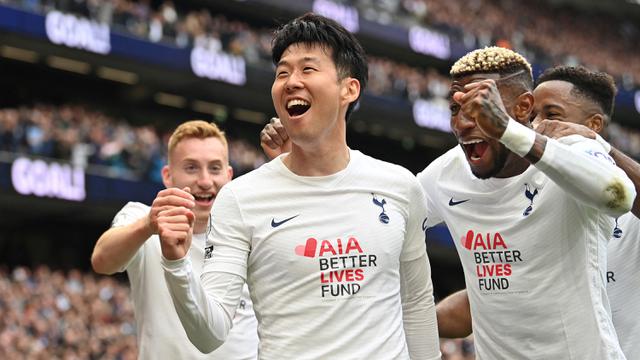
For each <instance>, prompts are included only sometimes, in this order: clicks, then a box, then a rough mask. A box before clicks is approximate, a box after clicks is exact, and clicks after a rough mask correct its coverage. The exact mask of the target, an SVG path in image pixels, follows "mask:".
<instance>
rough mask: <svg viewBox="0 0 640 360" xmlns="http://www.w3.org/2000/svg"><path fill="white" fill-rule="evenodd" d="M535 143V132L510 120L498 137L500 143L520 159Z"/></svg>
mask: <svg viewBox="0 0 640 360" xmlns="http://www.w3.org/2000/svg"><path fill="white" fill-rule="evenodd" d="M535 141H536V132H535V131H533V130H532V129H530V128H528V127H526V126H524V125H522V124H520V123H519V122H517V121H515V120H513V119H511V118H509V121H508V123H507V127H506V129H505V130H504V132H503V133H502V136H501V137H500V142H501V143H503V144H504V145H505V146H506V147H507V148H508V149H509V150H511V151H513V152H514V153H516V154H517V155H518V156H520V157H525V156H526V155H527V154H528V153H529V151H531V148H533V144H534V143H535Z"/></svg>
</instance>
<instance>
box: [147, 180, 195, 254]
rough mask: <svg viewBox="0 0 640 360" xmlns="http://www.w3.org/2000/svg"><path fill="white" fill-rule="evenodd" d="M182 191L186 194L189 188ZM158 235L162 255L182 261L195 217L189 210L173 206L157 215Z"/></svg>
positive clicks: (187, 249) (191, 234)
mask: <svg viewBox="0 0 640 360" xmlns="http://www.w3.org/2000/svg"><path fill="white" fill-rule="evenodd" d="M184 191H186V192H188V191H189V188H185V189H184ZM157 219H158V235H159V237H160V245H161V248H162V255H163V256H164V257H165V258H166V259H169V260H177V259H182V258H183V257H185V256H186V255H187V253H188V252H189V248H190V247H191V238H192V236H193V225H194V223H195V219H196V216H195V214H194V213H193V211H191V209H189V208H186V207H184V206H174V207H169V208H168V209H165V210H162V211H160V213H159V214H158V218H157Z"/></svg>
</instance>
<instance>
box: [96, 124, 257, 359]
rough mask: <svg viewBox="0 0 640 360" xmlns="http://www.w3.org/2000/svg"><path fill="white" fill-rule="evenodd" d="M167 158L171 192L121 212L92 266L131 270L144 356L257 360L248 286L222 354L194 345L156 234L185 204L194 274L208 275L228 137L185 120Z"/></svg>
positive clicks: (226, 173) (228, 173) (226, 171)
mask: <svg viewBox="0 0 640 360" xmlns="http://www.w3.org/2000/svg"><path fill="white" fill-rule="evenodd" d="M168 160H169V163H168V164H167V165H166V166H165V167H164V168H163V169H162V180H163V182H164V185H165V186H166V187H167V189H166V190H162V191H160V192H159V193H158V196H157V197H156V199H155V200H154V201H153V205H152V206H151V208H149V207H148V206H146V205H144V204H141V203H135V202H130V203H128V204H127V205H125V207H124V208H122V210H120V212H119V213H118V214H117V215H116V216H115V218H114V220H113V227H112V228H111V229H109V230H107V231H106V232H105V233H104V234H102V236H100V239H98V242H97V243H96V246H95V249H94V250H93V255H92V257H91V263H92V265H93V269H94V270H95V271H96V272H98V273H101V274H113V273H115V272H119V271H124V270H126V271H127V274H128V275H129V281H130V282H131V292H132V296H133V304H134V312H135V316H136V328H137V332H138V334H137V335H138V347H139V349H138V351H139V354H138V357H139V358H140V359H220V360H245V359H246V360H250V359H255V358H256V357H257V350H258V338H257V332H256V319H255V315H254V314H253V310H252V304H251V300H250V299H249V294H248V290H247V288H246V287H245V288H244V289H243V293H242V300H241V302H240V307H239V308H238V310H237V312H236V316H235V318H234V319H233V322H234V328H233V331H232V332H231V334H230V335H229V337H228V338H227V341H226V343H225V344H224V346H222V347H220V348H219V349H218V350H217V351H216V352H214V353H211V354H207V355H205V354H202V353H201V352H200V351H198V349H196V348H195V347H194V346H193V345H192V344H191V343H190V342H189V339H188V338H187V335H186V334H185V332H184V330H183V329H182V326H181V325H180V320H179V319H178V315H177V314H176V311H175V310H174V307H173V303H172V302H171V297H170V295H169V291H168V290H167V285H166V284H165V281H164V275H163V271H162V267H161V265H160V260H161V258H162V254H161V250H160V241H159V240H158V235H157V234H158V227H159V222H161V221H162V219H161V218H159V213H160V212H162V211H163V210H166V209H170V208H173V207H176V206H183V207H185V208H188V209H191V210H190V211H191V215H190V221H191V222H193V233H194V235H193V241H192V243H191V247H190V248H189V257H190V259H191V261H192V262H193V269H194V272H196V273H197V274H200V272H201V271H202V264H203V261H204V257H205V238H206V236H207V230H208V226H209V222H210V211H211V207H212V205H213V203H214V201H215V198H216V195H218V192H219V191H220V189H221V188H222V186H223V185H225V184H226V183H228V182H229V181H230V180H231V177H232V174H233V170H232V169H231V167H230V166H229V158H228V150H227V140H226V138H225V136H224V133H223V132H221V131H220V130H219V129H218V127H217V126H216V125H214V124H210V123H207V122H205V121H197V120H196V121H188V122H185V123H184V124H182V125H180V126H179V127H178V128H177V129H176V130H175V131H174V133H173V134H172V135H171V138H170V139H169V159H168ZM185 190H186V191H185Z"/></svg>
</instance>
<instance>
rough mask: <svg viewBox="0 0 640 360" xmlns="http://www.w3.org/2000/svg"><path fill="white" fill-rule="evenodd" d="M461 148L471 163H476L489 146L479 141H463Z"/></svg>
mask: <svg viewBox="0 0 640 360" xmlns="http://www.w3.org/2000/svg"><path fill="white" fill-rule="evenodd" d="M462 147H463V148H464V151H465V152H466V153H467V156H468V157H469V159H470V160H471V161H478V160H480V159H481V158H482V156H483V155H484V154H485V153H486V152H487V149H488V148H489V144H488V143H487V142H486V141H484V140H480V139H475V140H469V141H463V142H462Z"/></svg>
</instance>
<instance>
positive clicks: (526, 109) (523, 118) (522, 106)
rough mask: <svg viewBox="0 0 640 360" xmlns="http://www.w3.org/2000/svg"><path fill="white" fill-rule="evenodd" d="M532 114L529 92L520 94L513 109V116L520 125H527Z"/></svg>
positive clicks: (531, 98)
mask: <svg viewBox="0 0 640 360" xmlns="http://www.w3.org/2000/svg"><path fill="white" fill-rule="evenodd" d="M532 112H533V94H532V93H531V92H530V91H527V92H525V93H522V94H520V96H518V99H517V100H516V103H515V105H514V108H513V115H514V116H515V117H516V118H515V119H514V120H517V121H518V122H519V123H521V124H525V125H528V124H529V123H530V121H531V113H532Z"/></svg>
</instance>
